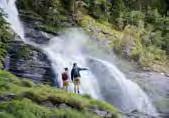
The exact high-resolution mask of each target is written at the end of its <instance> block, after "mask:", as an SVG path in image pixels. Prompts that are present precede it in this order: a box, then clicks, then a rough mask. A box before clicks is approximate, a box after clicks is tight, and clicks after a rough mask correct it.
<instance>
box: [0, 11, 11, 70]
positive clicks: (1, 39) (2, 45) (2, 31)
mask: <svg viewBox="0 0 169 118" xmlns="http://www.w3.org/2000/svg"><path fill="white" fill-rule="evenodd" d="M3 17H4V14H3V12H2V10H1V9H0V68H2V67H3V64H2V63H3V60H4V57H5V55H6V53H7V49H8V43H9V41H10V39H11V34H10V33H9V31H8V30H9V27H8V23H7V22H6V21H5V19H4V18H3Z"/></svg>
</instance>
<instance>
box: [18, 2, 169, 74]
mask: <svg viewBox="0 0 169 118" xmlns="http://www.w3.org/2000/svg"><path fill="white" fill-rule="evenodd" d="M168 2H169V1H168V0H161V1H159V0H155V1H154V0H149V1H146V0H136V1H132V0H131V1H127V0H92V1H90V0H50V1H43V0H35V1H34V0H18V2H17V5H18V7H19V9H20V12H21V13H22V14H25V13H29V16H28V15H27V16H26V17H31V18H35V19H38V18H40V19H41V22H42V23H41V25H37V27H38V28H39V29H41V30H45V31H49V32H56V31H58V29H60V28H62V27H67V26H70V25H79V26H82V27H83V28H84V29H86V30H87V31H88V32H89V33H90V34H91V35H93V36H95V37H96V38H97V39H101V40H102V39H106V40H107V41H108V42H109V44H110V46H111V47H112V48H113V49H114V50H115V52H117V53H118V54H120V55H122V56H125V57H127V58H128V59H130V60H133V61H135V62H137V63H138V64H139V65H140V66H141V67H143V68H145V69H151V70H154V71H163V72H168V68H167V66H166V65H168V58H169V56H168V55H169V54H168V52H169V34H168V32H169V29H168V27H169V17H168V15H169V13H168V12H169V4H168ZM22 16H24V15H22ZM24 18H25V17H24Z"/></svg>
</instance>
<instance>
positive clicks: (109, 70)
mask: <svg viewBox="0 0 169 118" xmlns="http://www.w3.org/2000/svg"><path fill="white" fill-rule="evenodd" d="M88 61H89V62H88V63H89V65H90V67H91V69H92V70H93V71H92V72H93V73H94V74H95V75H97V76H96V77H97V78H98V81H100V82H101V83H102V84H103V85H106V86H102V85H100V86H101V89H102V91H103V92H104V91H107V93H108V94H107V93H103V94H102V96H103V97H104V98H105V100H106V101H108V102H110V103H113V104H114V105H116V106H117V107H119V108H120V109H122V110H123V111H132V110H138V111H141V112H143V113H147V114H152V115H154V116H156V115H157V112H156V109H155V108H154V107H153V105H152V103H151V102H150V100H149V98H148V96H147V95H146V94H145V92H144V91H143V90H142V89H141V88H140V87H139V86H138V85H137V84H136V83H134V82H132V81H131V80H129V79H127V78H126V77H125V75H124V74H123V73H122V72H121V71H120V70H119V69H118V68H117V67H116V66H115V65H114V64H112V63H110V62H107V61H104V60H101V59H97V58H93V57H89V58H88ZM96 65H97V67H96ZM103 73H104V74H103ZM100 82H99V83H100Z"/></svg>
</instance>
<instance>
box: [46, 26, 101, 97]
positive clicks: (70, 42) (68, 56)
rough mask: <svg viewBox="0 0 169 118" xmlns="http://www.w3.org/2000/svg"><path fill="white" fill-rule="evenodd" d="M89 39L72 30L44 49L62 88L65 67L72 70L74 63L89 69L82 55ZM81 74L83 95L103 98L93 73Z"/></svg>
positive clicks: (51, 41) (55, 39) (54, 39)
mask: <svg viewBox="0 0 169 118" xmlns="http://www.w3.org/2000/svg"><path fill="white" fill-rule="evenodd" d="M87 38H88V37H87V36H86V35H84V34H83V33H82V32H80V31H79V29H73V30H72V29H70V30H68V31H67V32H66V33H64V34H63V35H62V36H60V37H55V38H53V39H51V40H50V42H49V44H48V45H47V46H45V47H44V48H43V49H44V50H45V52H46V54H48V57H49V58H50V60H51V62H52V65H53V69H54V71H56V72H55V73H58V78H59V80H58V81H59V85H60V86H62V81H61V80H60V78H61V77H60V74H59V73H62V72H63V69H64V68H65V67H68V68H69V69H71V68H72V65H73V63H74V62H76V63H78V65H79V66H80V67H87V64H86V57H85V55H84V54H83V53H82V45H83V44H84V43H85V41H86V40H85V39H87ZM81 74H82V78H81V85H82V86H81V87H82V88H81V90H82V93H87V94H90V95H91V96H92V97H94V98H101V94H100V91H99V90H100V89H99V86H98V83H97V79H96V77H95V76H94V75H93V74H92V73H91V71H82V72H81Z"/></svg>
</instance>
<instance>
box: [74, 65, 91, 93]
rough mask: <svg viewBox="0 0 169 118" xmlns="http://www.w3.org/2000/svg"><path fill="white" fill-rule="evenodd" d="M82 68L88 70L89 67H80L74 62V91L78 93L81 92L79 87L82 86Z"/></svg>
mask: <svg viewBox="0 0 169 118" xmlns="http://www.w3.org/2000/svg"><path fill="white" fill-rule="evenodd" d="M82 70H88V69H87V68H79V67H78V66H77V63H74V64H73V68H72V70H71V80H72V81H73V83H74V92H75V93H77V92H78V94H79V93H80V91H79V88H80V78H81V75H80V71H82Z"/></svg>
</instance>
